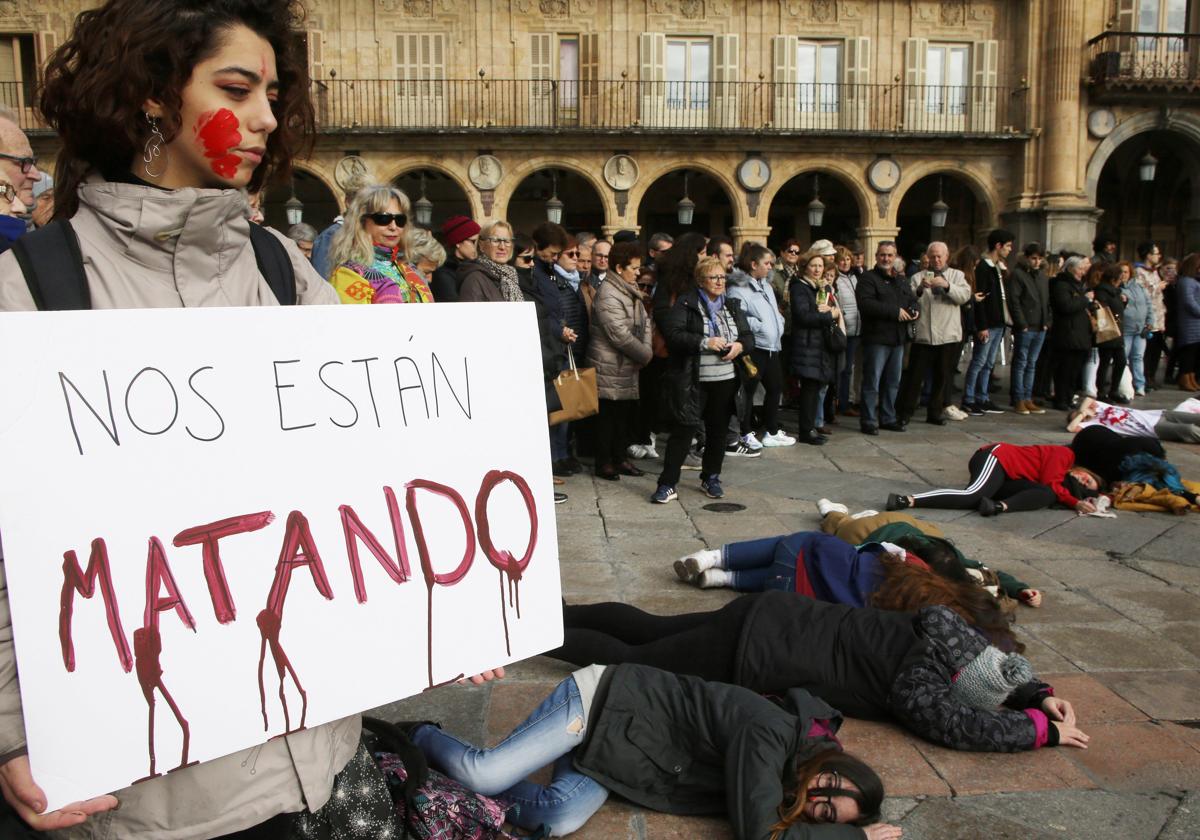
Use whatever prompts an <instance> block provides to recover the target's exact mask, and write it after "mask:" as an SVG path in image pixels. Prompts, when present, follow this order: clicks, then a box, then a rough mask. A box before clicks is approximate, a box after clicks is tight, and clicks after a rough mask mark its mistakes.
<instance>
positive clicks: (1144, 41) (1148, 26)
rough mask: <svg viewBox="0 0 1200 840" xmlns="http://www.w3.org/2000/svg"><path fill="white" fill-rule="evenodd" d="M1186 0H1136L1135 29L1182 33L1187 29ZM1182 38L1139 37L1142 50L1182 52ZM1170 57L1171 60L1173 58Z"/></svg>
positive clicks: (1183, 40) (1139, 45) (1139, 48)
mask: <svg viewBox="0 0 1200 840" xmlns="http://www.w3.org/2000/svg"><path fill="white" fill-rule="evenodd" d="M1187 5H1188V4H1187V0H1138V7H1137V31H1138V32H1165V33H1183V32H1185V31H1187ZM1185 41H1186V39H1184V38H1163V39H1156V38H1139V39H1138V47H1137V48H1138V50H1139V51H1142V52H1174V53H1178V52H1183V50H1184V45H1185ZM1175 59H1176V57H1172V59H1171V60H1175Z"/></svg>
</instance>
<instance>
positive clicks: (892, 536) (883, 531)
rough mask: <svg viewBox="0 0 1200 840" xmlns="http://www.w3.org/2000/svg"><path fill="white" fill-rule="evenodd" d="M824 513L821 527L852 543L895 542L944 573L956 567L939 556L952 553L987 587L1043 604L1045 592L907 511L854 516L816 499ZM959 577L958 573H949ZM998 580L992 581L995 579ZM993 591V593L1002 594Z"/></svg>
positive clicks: (1032, 604) (1030, 604)
mask: <svg viewBox="0 0 1200 840" xmlns="http://www.w3.org/2000/svg"><path fill="white" fill-rule="evenodd" d="M817 510H818V511H819V512H820V514H821V517H822V518H821V530H822V531H824V532H825V533H826V534H833V535H834V536H835V537H837V538H838V539H842V540H845V541H846V542H848V543H850V544H851V545H862V544H863V543H866V542H894V543H895V544H896V545H899V546H901V547H903V548H904V549H906V550H907V551H911V552H912V553H913V554H915V555H917V556H918V557H920V558H921V559H922V560H924V561H925V562H927V563H930V564H931V565H934V566H935V568H939V570H940V571H942V572H943V574H945V573H946V572H947V571H951V570H952V569H953V567H952V566H951V564H950V561H949V560H941V561H939V558H941V557H943V555H945V554H947V553H949V554H951V555H953V556H954V557H955V558H956V559H957V560H958V562H959V563H960V564H961V565H962V566H963V567H964V568H965V569H966V573H967V574H968V575H970V576H971V577H972V578H974V579H975V580H976V582H977V583H981V584H982V585H984V586H993V585H998V586H999V593H1003V595H1006V596H1007V597H1009V598H1015V599H1016V600H1018V601H1020V602H1021V603H1022V604H1024V605H1025V606H1027V607H1040V606H1041V605H1042V593H1041V591H1040V590H1037V589H1034V588H1033V587H1031V586H1030V585H1029V584H1028V583H1025V582H1024V581H1023V580H1018V579H1017V578H1015V577H1013V576H1012V575H1010V574H1009V573H1008V572H1004V571H1001V570H1000V569H989V568H988V567H987V566H985V565H984V564H983V563H980V562H979V561H978V560H975V559H973V558H971V557H967V556H966V555H965V554H963V553H962V552H961V551H959V550H958V547H957V546H955V545H954V543H952V542H950V540H948V539H946V534H945V532H943V531H942V529H941V528H940V527H938V525H937V523H936V522H928V521H926V520H924V519H917V518H915V517H913V516H909V515H908V514H907V513H900V512H899V511H893V512H890V513H879V512H878V511H874V510H864V511H859V512H858V513H856V514H853V515H851V514H850V512H849V510H848V509H847V508H846V506H845V505H842V504H838V503H837V502H831V501H829V500H828V499H821V500H819V501H818V502H817ZM948 576H949V577H951V578H956V575H955V574H949V575H948ZM993 577H995V578H996V580H995V581H993V580H992V578H993ZM999 593H993V594H999Z"/></svg>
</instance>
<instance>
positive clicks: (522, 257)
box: [516, 254, 533, 262]
mask: <svg viewBox="0 0 1200 840" xmlns="http://www.w3.org/2000/svg"><path fill="white" fill-rule="evenodd" d="M516 259H518V260H521V261H522V262H533V254H517V256H516Z"/></svg>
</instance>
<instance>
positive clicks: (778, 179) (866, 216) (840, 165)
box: [756, 160, 875, 227]
mask: <svg viewBox="0 0 1200 840" xmlns="http://www.w3.org/2000/svg"><path fill="white" fill-rule="evenodd" d="M810 172H819V173H821V174H822V175H832V176H833V177H835V178H837V179H838V182H839V183H840V184H841V185H842V186H843V187H845V188H846V189H847V190H848V191H849V192H850V194H851V195H852V196H854V201H855V203H856V204H857V205H858V218H859V220H860V222H861V224H862V226H863V227H869V226H870V225H871V223H872V222H873V221H874V219H875V214H874V212H873V211H874V202H873V200H872V197H871V195H870V194H869V193H868V192H867V188H866V186H865V181H864V180H863V179H864V176H863V173H862V172H860V171H858V170H856V169H855V168H854V167H853V166H851V165H850V164H849V163H844V162H842V161H831V160H820V161H817V160H814V161H807V162H804V161H800V162H797V163H796V164H795V165H793V166H789V167H788V171H787V173H786V174H785V173H782V172H776V173H775V174H774V177H772V178H771V183H770V184H767V186H766V187H765V188H764V189H763V190H762V192H761V194H760V196H759V205H758V216H757V217H756V218H758V219H760V220H763V221H764V222H765V221H766V219H767V218H768V216H769V215H770V213H771V206H772V205H773V204H774V203H775V198H776V196H778V195H779V192H780V191H781V190H782V189H783V188H784V187H786V186H787V185H788V184H789V183H790V182H791V181H792V179H794V178H797V177H799V176H801V175H807V174H809V173H810Z"/></svg>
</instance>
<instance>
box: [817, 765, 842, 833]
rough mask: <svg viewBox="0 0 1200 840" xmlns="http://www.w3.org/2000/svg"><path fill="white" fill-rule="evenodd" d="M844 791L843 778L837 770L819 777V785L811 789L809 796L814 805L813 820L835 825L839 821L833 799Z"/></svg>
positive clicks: (826, 772)
mask: <svg viewBox="0 0 1200 840" xmlns="http://www.w3.org/2000/svg"><path fill="white" fill-rule="evenodd" d="M841 789H842V777H841V775H840V774H839V773H838V771H836V770H826V771H824V772H822V773H819V774H818V775H817V783H816V784H815V785H813V786H812V787H811V788H809V795H810V796H811V797H812V803H813V818H814V819H815V820H816V821H817V822H822V823H835V822H837V821H838V813H837V806H836V805H834V804H833V797H834V796H837V795H839V794H840V792H841ZM818 796H823V797H824V799H818V798H817V797H818Z"/></svg>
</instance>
